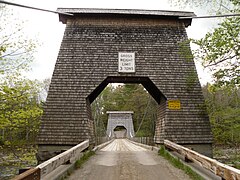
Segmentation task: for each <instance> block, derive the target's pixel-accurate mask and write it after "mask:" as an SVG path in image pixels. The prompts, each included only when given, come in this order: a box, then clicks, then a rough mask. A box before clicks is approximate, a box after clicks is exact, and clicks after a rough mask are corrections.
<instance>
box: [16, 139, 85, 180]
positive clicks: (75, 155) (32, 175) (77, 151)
mask: <svg viewBox="0 0 240 180" xmlns="http://www.w3.org/2000/svg"><path fill="white" fill-rule="evenodd" d="M88 147H89V140H86V141H84V142H82V143H80V144H78V145H76V146H74V147H72V148H71V149H69V150H67V151H65V152H63V153H61V154H59V155H57V156H54V157H53V158H51V159H49V160H47V161H45V162H43V163H42V164H39V165H38V166H37V167H35V168H32V169H29V170H27V171H26V172H24V173H22V174H20V175H18V176H16V177H15V178H13V180H40V179H42V178H44V177H45V176H46V175H48V174H49V173H50V172H52V171H54V170H55V169H56V168H58V167H59V166H61V165H62V164H65V163H66V162H70V163H74V162H75V161H76V160H77V159H79V158H80V157H81V152H82V151H83V150H85V149H87V148H88Z"/></svg>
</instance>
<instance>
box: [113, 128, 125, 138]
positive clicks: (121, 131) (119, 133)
mask: <svg viewBox="0 0 240 180" xmlns="http://www.w3.org/2000/svg"><path fill="white" fill-rule="evenodd" d="M113 133H114V137H115V138H117V139H120V138H126V137H127V129H126V127H125V126H116V127H115V128H114V129H113Z"/></svg>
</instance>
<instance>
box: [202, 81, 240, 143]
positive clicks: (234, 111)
mask: <svg viewBox="0 0 240 180" xmlns="http://www.w3.org/2000/svg"><path fill="white" fill-rule="evenodd" d="M203 93H204V97H205V100H206V105H207V110H208V114H209V117H210V122H211V125H212V131H213V135H214V141H215V144H223V145H226V144H228V145H239V144H240V89H239V88H232V87H227V86H224V87H221V88H216V86H214V85H210V84H208V85H206V86H204V87H203Z"/></svg>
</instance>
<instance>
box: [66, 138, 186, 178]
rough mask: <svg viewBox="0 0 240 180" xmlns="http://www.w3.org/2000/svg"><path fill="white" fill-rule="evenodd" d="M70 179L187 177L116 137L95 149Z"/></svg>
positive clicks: (152, 154) (154, 156)
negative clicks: (92, 154)
mask: <svg viewBox="0 0 240 180" xmlns="http://www.w3.org/2000/svg"><path fill="white" fill-rule="evenodd" d="M68 179H69V180H78V179H79V180H80V179H81V180H159V179H160V180H178V179H179V180H183V179H184V180H188V179H190V178H189V177H188V176H187V175H186V174H184V172H182V171H181V170H179V169H177V168H175V167H173V166H172V165H171V164H169V163H168V162H167V161H166V160H165V159H163V158H162V157H160V156H158V155H157V154H156V153H154V152H152V151H149V150H146V149H144V148H142V147H140V146H137V145H135V144H133V143H131V142H130V141H128V140H126V139H115V140H114V141H113V142H112V143H110V144H109V145H108V146H106V147H104V148H103V149H101V150H100V151H97V152H96V155H95V156H93V157H91V158H90V160H89V161H88V162H86V163H85V164H84V165H83V167H82V168H80V169H78V170H76V171H74V172H73V174H72V175H71V176H70V177H69V178H68Z"/></svg>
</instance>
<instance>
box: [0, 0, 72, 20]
mask: <svg viewBox="0 0 240 180" xmlns="http://www.w3.org/2000/svg"><path fill="white" fill-rule="evenodd" d="M0 3H2V4H7V5H11V6H18V7H22V8H28V9H34V10H38V11H45V12H50V13H55V14H64V15H68V16H73V14H70V13H65V12H58V11H52V10H47V9H41V8H36V7H32V6H26V5H22V4H17V3H12V2H8V1H2V0H0Z"/></svg>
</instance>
